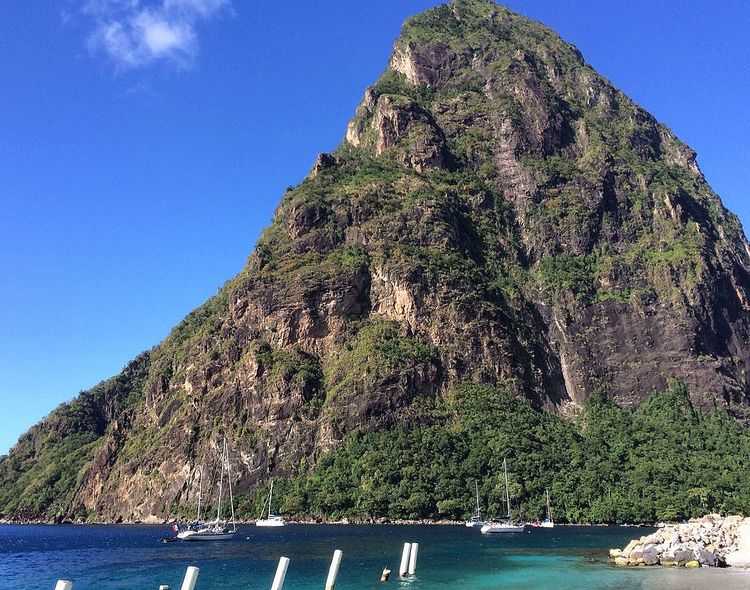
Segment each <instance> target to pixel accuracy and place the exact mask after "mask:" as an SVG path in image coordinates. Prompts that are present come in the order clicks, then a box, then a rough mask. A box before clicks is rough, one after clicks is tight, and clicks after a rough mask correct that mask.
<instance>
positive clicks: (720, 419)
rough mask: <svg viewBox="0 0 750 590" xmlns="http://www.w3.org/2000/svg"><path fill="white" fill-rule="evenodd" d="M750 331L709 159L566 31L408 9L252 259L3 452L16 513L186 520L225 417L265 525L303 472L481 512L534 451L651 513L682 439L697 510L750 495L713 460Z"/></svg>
mask: <svg viewBox="0 0 750 590" xmlns="http://www.w3.org/2000/svg"><path fill="white" fill-rule="evenodd" d="M749 335H750V246H748V243H747V241H746V239H745V237H744V234H743V231H742V227H741V225H740V223H739V221H738V219H737V217H736V216H735V215H733V214H732V213H731V212H729V211H727V210H726V209H725V207H724V206H723V205H722V203H721V200H720V199H719V197H718V196H717V195H716V194H714V192H713V191H712V190H711V188H710V187H709V186H708V184H707V183H706V181H705V179H704V177H703V175H702V174H701V171H700V169H699V168H698V166H697V164H696V155H695V153H694V152H693V151H692V150H691V149H690V148H689V147H688V146H686V145H685V144H683V143H682V142H681V141H680V140H679V139H677V138H676V137H675V135H674V134H673V133H672V132H671V131H670V130H669V129H667V128H666V127H665V126H663V125H661V124H660V123H659V122H658V121H656V120H655V119H654V118H653V117H652V116H651V115H650V114H648V113H647V112H645V111H644V110H643V109H641V108H640V107H639V106H638V105H636V104H635V103H633V101H631V100H630V99H629V98H628V97H626V96H625V95H624V94H623V93H621V92H620V91H619V90H617V89H616V88H615V87H614V86H613V85H612V84H611V83H610V82H608V81H607V80H605V79H604V78H602V77H601V76H600V75H598V74H597V73H596V72H595V71H594V70H593V69H592V68H591V67H590V66H589V65H588V64H586V62H585V61H584V59H583V57H582V56H581V54H580V52H579V51H578V50H577V49H576V48H575V47H573V46H571V45H569V44H567V43H565V42H564V41H563V40H561V39H560V38H559V37H558V36H557V35H556V34H555V33H554V32H552V31H551V30H549V29H547V28H545V27H543V26H542V25H540V24H538V23H535V22H533V21H531V20H528V19H526V18H524V17H522V16H519V15H517V14H515V13H513V12H511V11H510V10H508V9H506V8H504V7H502V6H500V5H497V4H495V3H494V2H492V1H490V0H455V1H454V2H451V3H449V4H446V5H443V6H439V7H437V8H435V9H433V10H430V11H428V12H425V13H423V14H420V15H417V16H415V17H413V18H411V19H409V20H408V21H407V22H406V23H405V24H404V27H403V30H402V33H401V35H400V37H399V38H398V40H397V41H396V44H395V47H394V51H393V54H392V56H391V58H390V60H389V62H388V67H387V69H386V70H385V72H384V73H383V75H382V76H381V77H380V79H379V80H378V81H377V82H376V83H375V84H374V85H373V86H372V87H370V88H368V89H367V91H366V92H365V94H364V97H363V99H362V101H361V103H360V104H359V106H358V107H357V109H356V113H355V115H354V117H353V119H352V120H351V122H350V123H349V125H348V128H347V131H346V137H345V138H344V140H343V141H342V143H341V145H340V146H339V147H338V149H337V150H336V151H335V152H334V153H332V154H320V155H319V156H318V157H317V160H316V161H315V163H314V165H313V167H312V170H311V172H310V173H309V175H308V176H307V177H306V178H305V179H304V180H303V181H302V182H301V183H300V184H299V185H298V186H296V187H294V188H291V189H290V190H288V191H287V192H286V194H284V195H283V197H282V199H281V202H280V204H279V206H278V208H277V210H276V212H275V215H274V218H273V222H272V224H271V225H270V227H268V228H267V229H266V230H265V231H264V232H263V234H262V236H261V238H260V239H259V241H258V244H257V245H256V248H255V251H254V252H253V254H252V255H251V256H250V258H249V260H248V262H247V265H246V267H245V268H244V269H243V271H242V272H241V273H240V274H239V275H238V276H237V277H235V278H234V279H232V280H230V281H229V282H228V283H227V284H226V285H224V287H223V288H222V289H221V290H220V291H219V293H218V294H217V295H216V296H215V297H213V298H212V299H210V300H209V301H208V302H206V303H205V304H204V305H203V306H201V307H200V308H198V309H196V310H195V311H193V312H192V313H190V314H189V315H188V316H187V317H186V318H185V319H184V320H183V321H182V322H181V323H180V324H179V325H178V326H176V327H175V328H174V330H173V331H172V332H171V333H170V335H169V336H168V337H167V338H166V339H165V340H164V342H162V343H161V344H160V345H158V346H157V347H155V348H154V349H153V350H151V351H149V352H147V353H144V354H143V355H141V356H139V357H138V358H137V359H135V360H134V361H133V362H131V363H130V364H129V365H128V366H127V367H126V368H125V369H124V370H123V372H122V373H121V374H120V375H118V376H116V377H114V378H112V379H110V380H108V381H104V382H102V383H101V384H99V385H98V386H96V387H94V388H93V389H92V390H90V391H86V392H83V393H81V394H80V395H79V396H78V397H77V398H75V399H74V400H73V401H72V402H71V403H69V404H64V405H63V406H61V407H59V408H58V409H56V410H55V411H53V412H52V413H51V414H50V415H49V416H48V417H47V418H45V419H44V420H43V421H42V422H40V423H39V424H37V425H36V426H34V427H33V428H32V429H31V430H30V431H29V432H28V433H26V434H25V435H24V436H23V437H21V439H20V440H19V442H18V444H17V445H16V446H15V447H14V448H13V449H12V450H11V452H10V453H9V455H8V456H6V457H4V458H2V459H0V483H1V488H0V511H1V512H2V514H3V515H4V516H5V518H9V519H32V518H43V519H58V520H59V519H68V518H84V519H85V518H89V519H103V520H112V521H134V520H146V521H150V520H152V521H155V520H160V519H162V518H165V517H166V516H168V515H170V514H180V513H182V512H183V511H185V510H189V509H190V508H191V507H192V505H193V503H194V501H195V497H196V494H197V477H198V475H197V474H198V468H199V466H201V465H205V466H211V465H213V464H215V461H216V456H217V451H216V448H217V444H218V443H219V441H220V435H221V434H222V433H225V434H226V436H227V437H228V439H229V445H230V448H232V449H234V462H235V464H234V472H235V473H236V474H238V482H237V489H238V491H239V493H240V498H241V502H240V503H241V506H240V509H241V511H242V510H245V511H246V512H247V514H254V511H256V510H257V509H258V501H259V500H258V499H259V498H260V497H262V496H263V493H262V492H261V491H259V490H261V489H262V486H263V485H265V483H266V482H267V481H268V479H269V477H271V476H273V477H275V478H278V479H279V482H278V484H279V485H278V490H279V494H280V498H283V502H284V506H283V508H284V509H285V510H286V511H288V512H292V513H295V512H296V513H304V512H312V513H315V514H319V515H345V514H357V515H369V516H372V517H378V516H435V515H439V514H442V515H452V516H456V517H458V516H460V515H461V514H462V513H463V511H464V510H463V508H462V506H461V503H460V502H459V503H456V502H457V501H458V500H457V499H461V498H464V496H466V498H470V496H471V490H472V489H473V488H472V487H471V485H470V480H469V478H470V477H471V478H473V477H479V476H480V475H481V477H482V479H483V480H486V481H487V482H489V483H486V484H483V486H484V488H483V492H485V493H486V495H488V496H489V497H490V502H493V501H494V500H493V499H492V498H494V497H495V496H494V495H496V490H495V484H496V482H495V480H494V479H493V478H494V477H495V475H494V474H495V473H496V472H497V469H496V468H497V466H498V465H497V461H498V457H500V460H501V458H502V455H503V454H504V453H507V452H509V450H510V451H513V452H514V454H515V455H516V459H515V461H516V462H515V465H516V469H517V472H516V473H515V475H514V477H515V478H516V483H515V484H514V485H515V486H516V487H515V488H514V494H516V496H517V497H518V498H520V499H521V500H523V501H524V502H526V504H527V505H528V506H536V504H535V503H538V502H539V500H541V493H542V492H543V489H544V486H545V483H546V485H550V482H553V481H554V483H555V485H556V486H558V489H557V491H556V492H555V491H553V497H555V495H556V493H557V495H558V497H559V498H563V499H564V500H565V503H566V506H565V507H564V509H563V515H567V518H568V519H570V520H575V519H593V520H609V519H613V518H615V517H618V516H621V515H622V514H625V515H626V516H631V517H634V516H633V515H635V514H637V512H634V511H636V510H637V508H634V506H635V504H633V505H632V506H631V505H630V504H627V502H630V501H631V500H632V499H631V500H628V499H627V498H629V496H627V494H628V493H630V492H628V491H627V490H628V489H631V488H632V487H633V485H635V484H634V483H633V482H634V481H635V480H632V481H631V480H627V478H628V477H637V478H640V479H638V480H637V481H639V482H641V481H642V482H647V481H654V478H655V477H656V479H657V480H658V479H659V478H658V477H657V476H655V475H654V473H653V472H651V473H650V474H645V475H644V474H641V475H633V473H635V472H636V471H638V469H639V468H640V467H639V466H643V465H650V463H649V461H652V459H653V461H657V462H658V461H659V460H663V461H667V458H666V457H667V456H668V455H669V456H670V457H671V455H670V453H671V451H670V450H669V449H662V447H661V446H659V445H651V446H650V447H648V448H642V447H641V446H639V445H642V444H643V439H647V438H648V437H650V436H654V433H655V432H656V433H660V432H661V433H662V434H664V433H666V434H664V436H661V439H662V441H670V444H672V443H673V447H670V449H672V448H675V449H678V450H679V452H678V453H677V455H676V456H675V457H672V458H670V459H669V461H673V462H674V466H673V467H674V470H673V471H672V472H671V474H670V473H668V472H669V469H666V470H664V469H662V471H663V472H664V473H662V478H663V480H664V482H665V483H664V486H667V487H666V488H665V489H661V488H660V490H661V491H656V492H653V493H654V494H656V496H655V497H658V498H659V499H660V498H662V497H664V498H668V497H669V496H674V497H677V498H682V500H679V501H677V500H675V502H677V504H676V505H674V506H673V505H672V504H669V503H666V504H664V503H662V504H658V502H657V504H654V506H653V507H652V508H649V510H651V512H648V511H647V512H644V514H643V515H642V516H643V517H644V518H646V517H650V516H653V515H654V514H656V513H657V512H658V511H661V512H658V513H659V514H664V513H670V514H671V512H670V510H672V511H675V510H676V511H677V512H680V513H685V512H689V511H691V510H693V509H695V510H699V509H701V508H704V507H705V508H709V507H723V506H730V505H731V506H734V505H735V504H738V505H739V508H737V509H741V508H742V506H741V505H742V502H745V500H746V496H741V494H742V493H744V492H739V491H738V492H737V493H736V494H735V492H734V490H736V489H741V487H742V485H744V483H743V482H744V480H743V479H742V478H739V479H737V480H736V481H735V480H732V481H725V482H716V481H714V482H710V483H708V484H706V486H705V489H706V490H707V491H706V492H705V493H703V492H696V491H695V490H696V489H704V488H701V487H700V485H701V482H700V481H698V482H694V481H692V480H690V478H691V477H694V475H695V473H698V472H700V469H698V468H697V467H695V464H694V465H693V466H692V467H689V466H688V465H686V464H689V463H690V461H692V460H693V459H695V460H696V461H697V460H698V459H697V458H696V457H700V458H701V461H703V460H704V459H705V460H706V461H709V462H710V461H713V460H715V461H716V462H719V463H721V462H724V461H729V460H730V455H732V453H731V452H730V451H728V450H727V449H728V448H731V446H732V444H734V443H736V444H737V448H740V449H741V450H740V451H736V450H735V451H733V452H734V455H733V456H734V457H735V459H734V460H735V462H741V461H745V460H746V459H747V460H748V461H750V444H748V441H747V432H746V430H745V429H744V427H742V426H741V424H742V423H744V421H745V420H746V419H747V417H748V408H750V386H749V385H748V383H747V380H746V371H747V369H748V368H749V367H750V346H749V345H748V341H749V339H748V336H749ZM657 392H666V393H657ZM670 429H672V430H670ZM675 429H678V430H679V429H682V430H679V431H678V430H675ZM701 433H702V434H701ZM597 437H598V438H597ZM695 440H700V441H702V442H700V444H692V442H691V441H695ZM617 441H620V442H619V443H618V442H617ZM686 441H687V442H686ZM712 441H713V442H712ZM727 441H734V442H732V443H731V444H730V442H727ZM688 443H690V444H688ZM618 444H619V445H620V446H619V447H618V446H617V445H618ZM659 444H661V443H659ZM681 445H683V446H681ZM712 445H713V446H712ZM615 447H617V448H615ZM699 447H700V448H699ZM632 448H634V449H636V451H633V452H632V453H630V452H629V451H628V449H632ZM386 449H388V450H389V451H388V452H387V453H384V450H386ZM638 449H640V450H638ZM641 451H642V452H643V453H645V454H641V455H639V453H641ZM657 451H658V455H659V456H660V457H661V459H660V458H659V456H654V457H652V456H651V455H649V453H656V452H657ZM662 451H663V453H662ZM683 451H684V453H687V454H688V455H685V454H682V453H683ZM623 453H624V454H623ZM693 453H704V454H702V455H694V454H693ZM626 455H627V458H623V457H626ZM604 458H606V461H609V462H608V463H607V462H606V461H605V459H604ZM626 459H627V460H626ZM618 461H620V463H618ZM604 463H606V466H609V467H607V469H609V468H611V469H609V471H610V472H611V473H610V475H609V476H607V477H611V482H610V484H611V485H609V484H608V485H609V487H604V488H601V489H600V488H599V487H596V486H599V485H600V482H599V479H602V481H607V477H605V476H604V475H603V473H604V471H603V470H604V469H605V465H604ZM511 464H512V465H513V463H512V462H511ZM655 464H656V463H655ZM417 465H422V466H423V468H422V469H420V468H418V467H416V466H417ZM597 465H599V467H597ZM670 465H672V463H670ZM613 466H614V467H613ZM618 466H619V467H618ZM520 467H523V469H520ZM615 467H616V468H615ZM735 467H737V465H736V464H735ZM655 469H656V468H655ZM670 469H672V467H670ZM456 470H459V471H456ZM587 470H588V471H587ZM592 470H593V471H592ZM691 470H692V472H694V473H693V474H692V475H691V473H690V472H691ZM206 471H211V470H210V469H207V470H206ZM514 471H515V470H514ZM656 471H659V469H656ZM427 472H430V473H433V474H437V475H434V479H432V480H430V479H429V478H427V475H425V473H427ZM561 472H569V473H568V474H567V475H560V474H561ZM620 472H622V473H625V475H622V474H621V473H620ZM660 473H661V472H660ZM386 474H387V475H386ZM440 474H442V475H440ZM554 474H558V475H556V476H555V475H554ZM586 474H589V475H590V478H589V479H590V480H591V482H593V483H591V482H589V483H588V484H586V485H590V489H589V488H585V489H587V490H588V491H587V492H586V493H587V494H588V496H587V498H586V499H581V497H580V496H581V492H580V490H582V489H584V487H582V486H584V483H585V481H588V479H587V478H588V477H589V475H586ZM211 477H212V476H210V474H209V481H208V482H207V485H211V483H212V482H211ZM430 477H433V476H430ZM738 477H739V476H738ZM425 478H427V479H425ZM576 478H578V479H576ZM623 478H625V479H623ZM563 479H564V481H563ZM584 480H585V481H584ZM689 480H690V481H689ZM414 482H420V483H419V485H420V486H421V488H420V490H419V492H418V493H417V492H416V491H414V490H410V489H409V487H410V486H411V485H412V484H413V483H414ZM447 482H450V483H447ZM582 482H584V483H582ZM628 482H629V483H628ZM670 482H673V483H674V485H675V486H677V488H675V490H671V488H669V487H668V486H670V485H672V484H671V483H670ZM204 483H206V482H204ZM602 485H603V484H602ZM639 485H640V484H639ZM643 485H646V483H643ZM649 485H650V484H649ZM441 486H442V487H441ZM712 486H713V487H712ZM644 489H645V488H644ZM399 490H400V491H399ZM553 490H554V488H553ZM576 490H579V491H576ZM607 490H609V491H608V492H607ZM612 490H616V491H617V490H619V491H618V492H617V493H622V494H623V496H622V500H621V501H618V502H617V506H614V507H613V506H610V505H609V504H606V502H607V501H608V500H607V501H605V500H603V498H605V496H606V495H607V493H609V496H608V497H609V498H610V500H611V498H612ZM691 490H692V491H691ZM730 492H731V493H730ZM390 493H392V494H396V496H398V494H401V496H398V498H402V496H403V498H402V499H400V500H397V501H396V500H389V499H388V494H390ZM680 494H682V495H680ZM732 494H735V495H732ZM396 496H394V497H396ZM537 496H538V498H537ZM696 498H697V499H696ZM727 498H730V499H727ZM732 498H733V499H732ZM498 501H499V500H498ZM659 501H661V500H659ZM664 501H665V502H667V500H666V499H665V500H664ZM243 502H244V504H243ZM451 502H453V504H451ZM602 502H604V503H605V504H606V506H605V504H602ZM633 502H634V501H633ZM680 502H681V503H680ZM691 502H692V503H691ZM722 502H724V503H723V504H722ZM727 502H728V503H729V504H727ZM732 502H734V503H735V504H732ZM748 502H750V500H748ZM626 504H627V506H630V508H621V507H622V506H624V505H626ZM492 505H493V504H491V506H492ZM540 505H541V504H540ZM749 505H750V504H749ZM602 506H605V507H604V508H602ZM470 510H471V503H470V502H469V501H468V500H467V502H466V510H465V511H467V512H469V511H470ZM617 510H621V512H617ZM628 510H629V511H628ZM623 511H624V512H623ZM655 511H656V512H655ZM665 511H666V512H665Z"/></svg>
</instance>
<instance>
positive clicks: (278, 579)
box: [271, 557, 289, 590]
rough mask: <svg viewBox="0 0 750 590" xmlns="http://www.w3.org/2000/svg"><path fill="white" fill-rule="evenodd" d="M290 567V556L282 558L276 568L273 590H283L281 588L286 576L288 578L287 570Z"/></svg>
mask: <svg viewBox="0 0 750 590" xmlns="http://www.w3.org/2000/svg"><path fill="white" fill-rule="evenodd" d="M288 567H289V558H288V557H282V558H280V559H279V565H278V567H277V568H276V575H275V576H274V577H273V584H271V590H281V588H282V587H283V586H284V578H286V570H287V568H288Z"/></svg>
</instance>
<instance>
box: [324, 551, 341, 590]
mask: <svg viewBox="0 0 750 590" xmlns="http://www.w3.org/2000/svg"><path fill="white" fill-rule="evenodd" d="M343 555H344V552H343V551H341V549H336V551H334V552H333V559H332V560H331V567H330V568H328V579H326V590H333V587H334V586H335V585H336V577H337V576H338V575H339V567H340V566H341V557H342V556H343Z"/></svg>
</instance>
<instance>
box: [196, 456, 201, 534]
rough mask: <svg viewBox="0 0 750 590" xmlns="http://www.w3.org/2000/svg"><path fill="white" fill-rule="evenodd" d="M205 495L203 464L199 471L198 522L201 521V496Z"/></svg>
mask: <svg viewBox="0 0 750 590" xmlns="http://www.w3.org/2000/svg"><path fill="white" fill-rule="evenodd" d="M202 497H203V465H201V468H200V471H199V472H198V516H196V517H195V520H196V522H200V521H201V498H202Z"/></svg>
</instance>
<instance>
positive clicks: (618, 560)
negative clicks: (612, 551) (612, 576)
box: [615, 557, 630, 566]
mask: <svg viewBox="0 0 750 590" xmlns="http://www.w3.org/2000/svg"><path fill="white" fill-rule="evenodd" d="M615 565H620V566H624V565H630V561H629V560H628V558H627V557H615Z"/></svg>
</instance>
